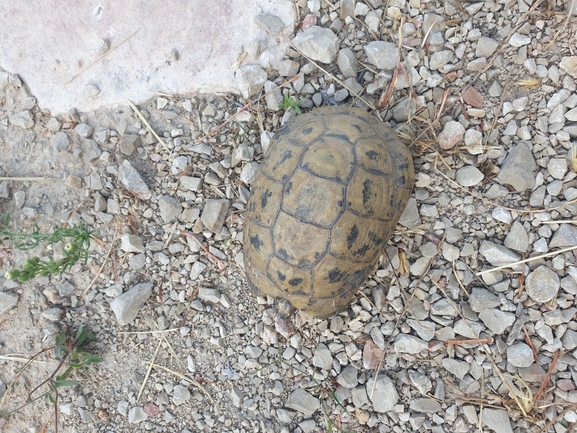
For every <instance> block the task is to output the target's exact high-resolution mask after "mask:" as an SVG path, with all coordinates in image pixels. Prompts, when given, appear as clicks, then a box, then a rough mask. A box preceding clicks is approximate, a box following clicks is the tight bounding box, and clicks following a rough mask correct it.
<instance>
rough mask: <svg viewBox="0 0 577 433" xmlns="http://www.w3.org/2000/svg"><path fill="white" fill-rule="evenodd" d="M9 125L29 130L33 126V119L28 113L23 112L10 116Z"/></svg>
mask: <svg viewBox="0 0 577 433" xmlns="http://www.w3.org/2000/svg"><path fill="white" fill-rule="evenodd" d="M10 123H12V124H13V125H16V126H19V127H20V128H22V129H31V128H32V127H33V126H34V119H33V118H32V115H31V114H30V111H28V110H24V111H20V112H19V113H16V114H13V115H12V116H10Z"/></svg>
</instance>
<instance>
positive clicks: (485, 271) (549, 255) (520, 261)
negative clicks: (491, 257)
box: [475, 245, 577, 276]
mask: <svg viewBox="0 0 577 433" xmlns="http://www.w3.org/2000/svg"><path fill="white" fill-rule="evenodd" d="M575 249H577V245H576V246H573V247H568V248H563V249H562V250H557V251H551V252H550V253H546V254H541V255H540V256H534V257H529V258H528V259H524V260H519V261H518V262H513V263H508V264H506V265H503V266H497V267H496V268H491V269H486V270H484V271H481V272H477V273H476V274H475V275H477V276H479V275H483V274H488V273H489V272H495V271H499V270H501V269H505V268H510V267H512V266H517V265H522V264H523V263H527V262H532V261H534V260H539V259H544V258H545V257H551V256H554V255H556V254H562V253H566V252H568V251H572V250H575Z"/></svg>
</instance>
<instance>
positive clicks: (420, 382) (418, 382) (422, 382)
mask: <svg viewBox="0 0 577 433" xmlns="http://www.w3.org/2000/svg"><path fill="white" fill-rule="evenodd" d="M409 379H410V380H411V383H412V384H413V386H414V387H415V388H417V389H418V390H419V392H420V393H421V394H423V395H425V394H427V393H428V392H429V391H430V390H431V389H432V387H433V385H432V383H431V379H429V378H428V377H427V376H426V375H425V374H423V373H419V372H418V371H415V370H409Z"/></svg>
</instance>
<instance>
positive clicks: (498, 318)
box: [479, 309, 515, 335]
mask: <svg viewBox="0 0 577 433" xmlns="http://www.w3.org/2000/svg"><path fill="white" fill-rule="evenodd" d="M479 319H481V320H482V321H483V323H484V324H485V326H486V327H487V328H489V329H490V330H491V331H492V332H493V334H497V335H499V334H502V333H503V332H504V331H505V329H507V328H508V327H509V326H511V325H512V324H513V323H514V322H515V314H513V313H507V312H506V311H501V310H497V309H488V310H483V311H481V312H480V313H479Z"/></svg>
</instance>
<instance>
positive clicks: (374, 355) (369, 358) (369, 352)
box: [363, 340, 383, 370]
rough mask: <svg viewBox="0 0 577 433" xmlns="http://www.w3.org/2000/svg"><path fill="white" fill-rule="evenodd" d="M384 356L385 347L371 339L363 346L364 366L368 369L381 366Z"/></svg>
mask: <svg viewBox="0 0 577 433" xmlns="http://www.w3.org/2000/svg"><path fill="white" fill-rule="evenodd" d="M382 357H383V349H381V348H380V347H379V346H377V345H376V344H375V343H373V342H372V341H371V340H367V341H366V342H365V347H364V348H363V367H364V368H365V369H366V370H373V369H375V368H377V367H378V366H379V363H380V362H381V358H382Z"/></svg>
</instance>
